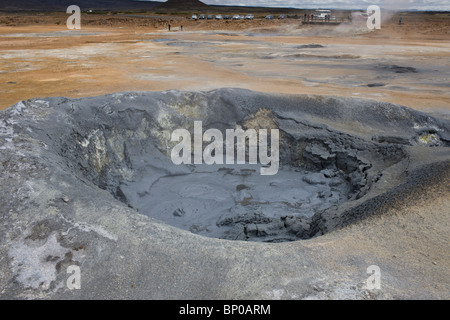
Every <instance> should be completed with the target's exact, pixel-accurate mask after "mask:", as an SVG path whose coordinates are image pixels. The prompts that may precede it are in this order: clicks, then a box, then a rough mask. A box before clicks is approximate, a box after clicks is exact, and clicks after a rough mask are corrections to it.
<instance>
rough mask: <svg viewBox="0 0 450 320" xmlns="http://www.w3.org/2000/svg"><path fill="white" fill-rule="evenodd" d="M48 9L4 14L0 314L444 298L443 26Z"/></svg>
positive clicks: (447, 113)
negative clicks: (21, 307) (88, 303)
mask: <svg viewBox="0 0 450 320" xmlns="http://www.w3.org/2000/svg"><path fill="white" fill-rule="evenodd" d="M117 2H118V3H121V5H123V4H122V2H123V1H122V2H121V1H117ZM41 5H42V6H44V7H43V8H45V10H44V9H42V10H40V11H39V10H35V11H24V10H21V8H20V7H14V6H13V5H11V6H10V7H0V9H1V10H0V84H1V86H0V109H1V111H0V171H1V175H0V188H1V193H0V221H1V223H0V299H283V300H285V299H289V300H290V299H307V300H310V299H320V300H322V299H358V300H359V299H449V298H450V290H449V288H450V281H449V279H450V268H449V267H450V259H449V228H450V219H449V218H450V210H449V208H450V197H449V195H450V184H449V179H450V90H449V89H450V13H449V12H413V11H411V12H401V11H394V10H388V11H382V15H381V16H382V19H381V28H380V29H374V30H370V29H369V28H368V27H367V24H366V20H365V19H367V17H366V16H364V15H363V14H361V12H364V10H362V11H358V10H353V11H350V10H336V11H332V13H331V15H332V17H333V16H335V17H336V20H331V22H330V23H325V21H321V20H316V21H315V22H314V21H309V20H308V19H307V17H308V15H310V14H314V12H315V11H314V9H308V10H306V9H305V10H302V9H280V8H245V7H211V6H206V5H203V4H201V3H200V4H199V3H198V2H197V1H191V2H190V1H187V2H185V3H184V6H183V5H181V4H180V2H179V1H169V2H168V3H166V4H163V5H161V4H159V3H152V4H148V6H151V7H143V8H141V7H139V6H140V5H141V4H139V5H138V4H136V3H133V4H132V7H130V8H129V10H125V9H124V8H122V7H120V6H119V4H118V5H117V6H115V7H111V8H109V9H93V10H91V11H88V10H83V8H82V10H83V11H82V13H81V29H74V30H70V29H68V27H67V26H66V20H67V18H68V17H69V14H67V13H66V12H65V7H64V6H62V7H64V8H62V9H59V7H58V8H54V7H51V8H53V9H51V10H50V7H47V6H48V4H47V2H46V1H43V2H42V4H41ZM141 6H142V5H141ZM153 6H154V7H153ZM252 10H253V11H252ZM203 13H204V14H205V15H209V14H211V15H214V17H213V18H212V19H207V18H206V19H198V20H195V19H193V18H192V15H193V14H197V15H200V14H203ZM218 14H221V16H225V15H227V14H229V15H231V16H233V15H234V14H239V15H244V16H245V15H246V14H254V17H253V18H252V19H250V18H249V19H241V20H238V19H236V20H233V19H229V20H228V19H223V18H222V19H219V18H217V19H216V15H218ZM268 15H273V16H274V18H273V19H266V17H267V16H268ZM280 15H286V16H282V17H279V16H280ZM400 19H401V23H400ZM169 25H170V30H169ZM233 135H234V136H233ZM211 159H213V160H214V161H211ZM373 266H376V268H378V269H377V270H379V271H380V274H381V280H380V281H381V282H380V283H381V286H378V287H376V288H374V287H372V286H371V283H370V282H369V280H368V278H369V277H370V276H371V273H370V272H369V271H368V270H369V269H370V267H373ZM73 270H75V271H74V272H75V273H73V275H76V274H77V272H78V276H79V277H78V278H76V277H75V278H70V280H68V278H69V277H70V276H71V275H72V271H73ZM80 281H81V285H80Z"/></svg>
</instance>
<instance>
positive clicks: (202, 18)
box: [198, 14, 206, 20]
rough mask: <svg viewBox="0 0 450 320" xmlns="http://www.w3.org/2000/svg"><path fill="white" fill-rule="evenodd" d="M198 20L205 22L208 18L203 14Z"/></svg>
mask: <svg viewBox="0 0 450 320" xmlns="http://www.w3.org/2000/svg"><path fill="white" fill-rule="evenodd" d="M198 18H199V19H200V20H205V19H206V16H205V15H204V14H201V15H200V16H199V17H198Z"/></svg>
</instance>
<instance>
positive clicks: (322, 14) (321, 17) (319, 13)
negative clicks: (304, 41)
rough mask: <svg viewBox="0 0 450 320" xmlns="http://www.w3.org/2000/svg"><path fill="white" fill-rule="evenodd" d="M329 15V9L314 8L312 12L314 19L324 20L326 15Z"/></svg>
mask: <svg viewBox="0 0 450 320" xmlns="http://www.w3.org/2000/svg"><path fill="white" fill-rule="evenodd" d="M330 15H331V10H316V11H315V12H314V19H318V20H325V19H326V17H327V16H330Z"/></svg>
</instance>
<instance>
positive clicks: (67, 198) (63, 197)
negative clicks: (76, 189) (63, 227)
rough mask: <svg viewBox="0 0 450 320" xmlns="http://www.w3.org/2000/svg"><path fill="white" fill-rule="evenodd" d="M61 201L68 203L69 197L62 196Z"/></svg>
mask: <svg viewBox="0 0 450 320" xmlns="http://www.w3.org/2000/svg"><path fill="white" fill-rule="evenodd" d="M61 200H62V201H64V202H65V203H67V202H69V197H68V196H62V197H61Z"/></svg>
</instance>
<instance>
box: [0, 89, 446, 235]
mask: <svg viewBox="0 0 450 320" xmlns="http://www.w3.org/2000/svg"><path fill="white" fill-rule="evenodd" d="M0 121H1V122H0V125H1V130H2V132H1V134H2V137H3V139H2V141H3V142H2V143H3V146H2V147H1V148H2V149H3V150H7V149H8V148H10V147H12V145H17V143H20V141H22V142H21V143H25V142H23V141H27V142H26V143H28V144H29V145H30V146H31V147H32V148H34V150H38V152H37V153H35V154H36V160H35V163H36V164H38V165H39V166H40V167H42V168H47V169H48V170H49V172H52V171H54V170H56V171H61V172H64V175H65V176H67V175H68V176H70V177H71V179H75V181H77V184H80V185H81V186H83V187H82V188H83V190H84V193H85V195H86V196H89V197H96V194H100V193H102V192H104V191H107V192H108V193H109V194H110V201H120V202H122V203H123V206H126V207H130V208H132V209H135V210H136V211H137V212H136V214H141V215H146V216H149V217H151V218H154V219H156V220H158V221H162V222H164V223H166V224H168V225H171V226H174V227H177V228H181V229H184V230H187V231H190V232H192V233H195V234H198V235H201V236H206V237H212V238H220V239H227V240H242V241H260V242H285V241H294V240H300V239H309V238H312V237H316V236H320V235H322V234H325V233H327V232H330V231H333V230H334V229H336V228H340V227H342V226H345V225H347V224H349V223H352V222H353V221H356V220H358V219H360V218H362V217H364V216H365V215H366V214H368V213H370V210H372V209H373V208H372V209H370V210H369V209H368V208H370V207H371V206H376V205H377V203H378V202H376V201H374V199H376V198H377V197H379V196H380V195H382V194H386V193H389V192H390V190H391V189H393V188H395V187H396V186H398V185H400V184H401V183H402V181H404V180H405V179H406V177H407V174H406V173H407V169H408V167H409V166H411V163H410V162H411V159H410V156H409V153H410V150H415V149H420V150H422V149H425V148H427V150H434V151H436V150H438V149H442V147H448V146H449V143H450V142H449V141H450V137H449V133H448V132H449V131H448V129H449V127H450V125H449V122H448V121H445V120H441V119H437V118H433V117H431V116H429V115H426V114H424V113H421V112H417V111H414V110H411V109H408V108H405V107H401V106H397V105H391V104H388V103H382V102H376V101H369V100H357V99H350V98H337V97H321V96H294V95H292V96H287V95H272V94H262V93H256V92H251V91H247V90H240V89H220V90H215V91H211V92H179V91H168V92H160V93H143V92H142V93H141V92H136V93H117V94H111V95H107V96H101V97H93V98H82V99H68V98H45V99H34V100H29V101H24V102H21V103H18V104H17V105H15V106H13V107H11V108H9V109H7V110H6V111H3V112H2V120H0ZM194 121H202V124H203V132H204V131H206V130H208V129H212V128H213V129H218V130H220V131H221V132H222V133H223V136H224V143H225V136H226V130H227V129H236V128H242V129H244V130H247V129H255V130H260V129H267V130H269V131H270V129H278V130H279V133H280V139H279V160H280V164H279V170H278V172H277V174H275V175H261V174H260V165H250V164H243V165H237V164H234V165H231V164H223V165H221V164H214V165H206V164H197V165H194V164H181V165H175V164H174V163H173V162H172V160H171V157H170V155H171V150H172V149H173V147H174V146H175V145H176V144H177V142H173V141H171V134H172V132H173V131H174V130H176V129H180V128H181V129H187V130H188V131H189V132H191V133H193V130H194V129H193V127H194ZM20 139H22V140H20ZM206 144H207V143H204V145H203V146H205V145H206ZM31 147H30V148H31ZM269 149H270V148H269ZM5 165H6V164H4V166H5ZM52 168H57V169H52ZM405 172H406V173H405ZM418 183H419V182H418ZM67 197H68V198H71V195H70V194H68V195H67ZM127 209H128V208H127Z"/></svg>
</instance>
